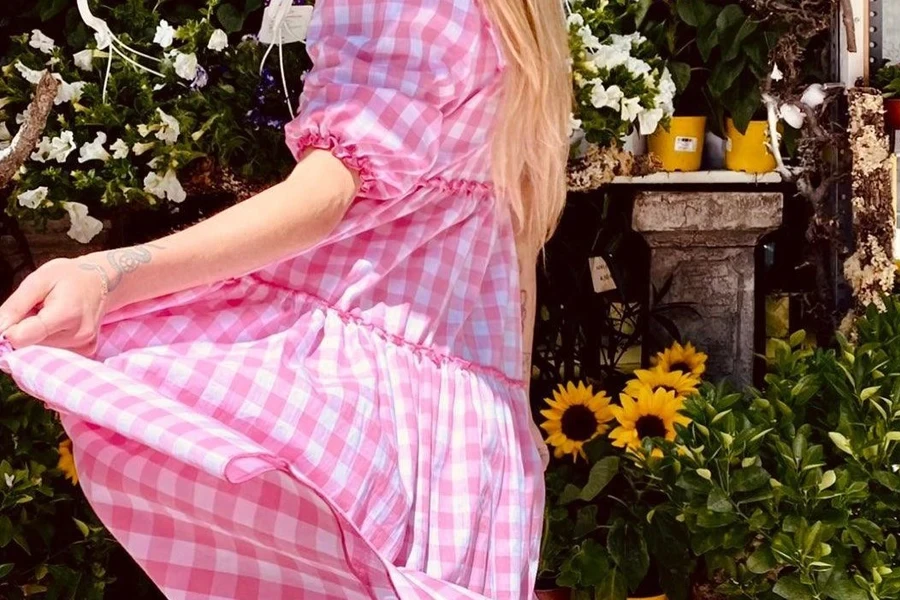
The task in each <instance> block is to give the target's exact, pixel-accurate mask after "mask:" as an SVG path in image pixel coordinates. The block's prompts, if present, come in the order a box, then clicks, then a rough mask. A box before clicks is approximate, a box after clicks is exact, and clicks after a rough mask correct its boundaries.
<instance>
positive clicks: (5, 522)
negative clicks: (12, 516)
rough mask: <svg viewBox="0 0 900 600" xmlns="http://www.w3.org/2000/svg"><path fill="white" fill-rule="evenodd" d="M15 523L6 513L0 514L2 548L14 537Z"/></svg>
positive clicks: (0, 543)
mask: <svg viewBox="0 0 900 600" xmlns="http://www.w3.org/2000/svg"><path fill="white" fill-rule="evenodd" d="M13 533H14V530H13V524H12V521H10V520H9V517H7V516H6V515H0V548H5V547H6V546H7V545H8V544H9V543H10V542H11V541H12V539H13Z"/></svg>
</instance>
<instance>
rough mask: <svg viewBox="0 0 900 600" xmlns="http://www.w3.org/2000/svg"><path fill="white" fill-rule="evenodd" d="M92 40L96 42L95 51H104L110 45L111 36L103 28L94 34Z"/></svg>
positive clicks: (107, 30)
mask: <svg viewBox="0 0 900 600" xmlns="http://www.w3.org/2000/svg"><path fill="white" fill-rule="evenodd" d="M94 39H95V40H97V50H105V49H106V48H107V47H109V45H110V44H112V35H111V34H110V32H109V29H106V28H104V29H103V31H98V32H97V33H95V34H94Z"/></svg>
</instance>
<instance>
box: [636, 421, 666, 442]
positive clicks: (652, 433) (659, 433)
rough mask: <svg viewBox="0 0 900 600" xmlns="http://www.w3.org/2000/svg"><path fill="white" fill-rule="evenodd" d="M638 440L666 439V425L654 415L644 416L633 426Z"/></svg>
mask: <svg viewBox="0 0 900 600" xmlns="http://www.w3.org/2000/svg"><path fill="white" fill-rule="evenodd" d="M635 428H636V429H637V432H638V435H639V436H640V438H641V439H642V440H643V439H646V438H656V437H666V424H665V423H663V421H662V419H660V418H659V417H657V416H655V415H646V416H643V417H641V418H640V419H638V420H637V423H636V424H635Z"/></svg>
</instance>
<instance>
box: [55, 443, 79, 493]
mask: <svg viewBox="0 0 900 600" xmlns="http://www.w3.org/2000/svg"><path fill="white" fill-rule="evenodd" d="M56 468H57V469H59V470H60V471H62V473H63V475H65V477H66V479H69V480H70V481H71V482H72V485H77V484H78V471H77V470H75V457H74V456H73V455H72V440H63V441H62V442H61V443H60V444H59V463H57V465H56Z"/></svg>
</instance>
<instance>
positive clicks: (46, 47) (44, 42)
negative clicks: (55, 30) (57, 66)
mask: <svg viewBox="0 0 900 600" xmlns="http://www.w3.org/2000/svg"><path fill="white" fill-rule="evenodd" d="M28 45H29V46H31V47H32V48H37V49H38V50H40V51H41V52H43V53H44V54H52V53H53V49H54V48H56V44H55V43H53V38H51V37H48V36H46V35H44V33H43V32H42V31H41V30H40V29H32V30H31V38H30V39H29V40H28Z"/></svg>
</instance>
